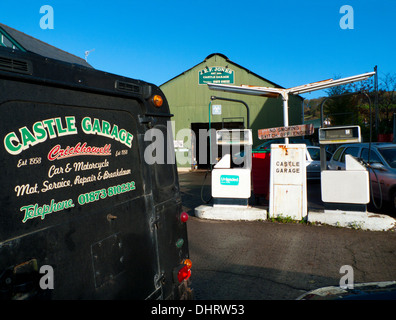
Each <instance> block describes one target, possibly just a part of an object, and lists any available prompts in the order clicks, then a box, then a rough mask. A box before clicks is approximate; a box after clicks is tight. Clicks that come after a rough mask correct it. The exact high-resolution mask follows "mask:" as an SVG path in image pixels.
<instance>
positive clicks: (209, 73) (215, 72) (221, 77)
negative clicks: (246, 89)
mask: <svg viewBox="0 0 396 320" xmlns="http://www.w3.org/2000/svg"><path fill="white" fill-rule="evenodd" d="M207 83H215V84H234V83H235V72H234V70H232V69H229V68H226V67H206V68H205V69H202V70H200V71H198V84H207Z"/></svg>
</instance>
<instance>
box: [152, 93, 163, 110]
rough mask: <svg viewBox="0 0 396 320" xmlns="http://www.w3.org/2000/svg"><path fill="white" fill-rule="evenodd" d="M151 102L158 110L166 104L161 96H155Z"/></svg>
mask: <svg viewBox="0 0 396 320" xmlns="http://www.w3.org/2000/svg"><path fill="white" fill-rule="evenodd" d="M151 101H152V102H153V104H154V105H155V106H156V107H157V108H159V107H161V106H162V104H163V103H164V100H163V99H162V97H161V96H160V95H158V94H157V95H155V96H154V97H153V98H152V100H151Z"/></svg>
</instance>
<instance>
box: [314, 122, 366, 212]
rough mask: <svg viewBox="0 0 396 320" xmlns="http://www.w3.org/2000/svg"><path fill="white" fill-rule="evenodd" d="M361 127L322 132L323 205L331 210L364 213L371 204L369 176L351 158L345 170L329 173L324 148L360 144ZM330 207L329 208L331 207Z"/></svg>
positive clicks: (360, 165) (349, 157) (359, 164)
mask: <svg viewBox="0 0 396 320" xmlns="http://www.w3.org/2000/svg"><path fill="white" fill-rule="evenodd" d="M359 142H361V134H360V127H359V126H344V127H329V128H320V129H319V143H320V148H321V155H320V158H321V189H322V201H323V202H324V203H325V205H326V204H327V207H328V208H331V207H332V205H331V204H333V206H334V204H336V206H337V208H340V206H344V209H347V210H348V207H349V209H352V210H355V209H358V210H359V211H361V210H365V209H366V205H367V203H369V202H370V183H369V172H368V171H367V169H366V167H365V166H363V165H362V164H361V163H359V162H358V161H357V160H356V159H355V158H354V157H352V156H351V155H346V156H345V170H327V165H326V155H325V146H326V145H327V144H340V143H359ZM329 204H330V205H329Z"/></svg>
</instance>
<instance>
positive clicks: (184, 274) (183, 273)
mask: <svg viewBox="0 0 396 320" xmlns="http://www.w3.org/2000/svg"><path fill="white" fill-rule="evenodd" d="M190 276H191V270H190V269H188V267H187V266H186V265H184V267H182V268H181V269H180V270H179V272H178V273H177V280H179V282H182V281H183V280H186V279H188V278H190Z"/></svg>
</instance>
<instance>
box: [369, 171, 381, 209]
mask: <svg viewBox="0 0 396 320" xmlns="http://www.w3.org/2000/svg"><path fill="white" fill-rule="evenodd" d="M367 167H368V168H369V179H370V170H372V171H373V173H374V175H375V179H376V180H377V183H378V189H379V193H380V204H379V206H378V205H377V204H376V203H375V200H374V193H373V184H372V183H370V191H371V198H372V199H373V205H374V207H375V208H376V209H381V208H382V189H381V183H380V182H379V180H378V176H377V174H376V173H375V170H374V169H373V168H372V167H371V166H370V165H368V166H367Z"/></svg>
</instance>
